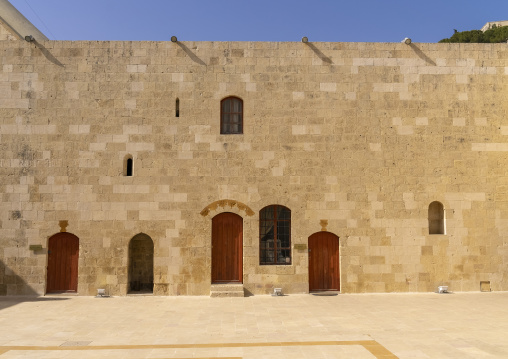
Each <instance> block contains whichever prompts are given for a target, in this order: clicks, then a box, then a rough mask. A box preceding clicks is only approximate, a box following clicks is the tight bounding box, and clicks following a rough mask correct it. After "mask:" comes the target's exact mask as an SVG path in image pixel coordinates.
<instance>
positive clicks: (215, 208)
mask: <svg viewBox="0 0 508 359" xmlns="http://www.w3.org/2000/svg"><path fill="white" fill-rule="evenodd" d="M226 212H229V213H234V214H236V215H238V216H240V217H242V219H243V234H242V237H243V246H242V248H243V250H242V255H243V258H242V263H243V270H242V272H243V280H242V282H243V283H244V284H245V282H246V278H247V276H248V275H249V272H248V271H246V267H247V266H248V265H249V263H250V262H251V261H252V260H258V257H257V255H258V253H257V252H256V251H253V252H252V253H255V254H256V255H255V257H253V258H252V259H250V258H248V256H249V254H250V251H248V250H246V247H252V246H256V248H257V244H256V243H254V242H253V240H254V241H256V240H257V235H256V234H255V233H256V232H255V229H257V222H255V219H256V217H255V212H254V211H253V210H252V209H251V208H250V207H249V206H247V205H246V204H244V203H242V202H239V201H236V200H231V199H223V200H219V201H215V202H212V203H210V204H209V205H208V206H206V207H205V208H204V209H203V210H202V211H201V212H200V214H201V216H202V219H203V221H202V226H201V228H202V230H203V232H202V233H203V237H204V243H205V246H206V259H205V264H206V274H205V275H206V277H205V278H206V281H207V283H210V284H211V282H212V219H213V218H214V217H215V216H217V215H218V214H221V213H226Z"/></svg>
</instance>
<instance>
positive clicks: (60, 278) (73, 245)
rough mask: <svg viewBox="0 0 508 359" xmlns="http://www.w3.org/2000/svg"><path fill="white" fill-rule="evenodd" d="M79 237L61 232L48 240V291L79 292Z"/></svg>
mask: <svg viewBox="0 0 508 359" xmlns="http://www.w3.org/2000/svg"><path fill="white" fill-rule="evenodd" d="M78 259H79V238H78V237H76V236H75V235H74V234H71V233H67V232H61V233H57V234H55V235H53V236H51V237H50V238H49V241H48V271H47V285H46V293H61V292H77V290H78Z"/></svg>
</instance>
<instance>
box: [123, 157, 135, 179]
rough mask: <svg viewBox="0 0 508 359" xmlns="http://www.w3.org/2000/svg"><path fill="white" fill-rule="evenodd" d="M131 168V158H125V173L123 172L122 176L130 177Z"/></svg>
mask: <svg viewBox="0 0 508 359" xmlns="http://www.w3.org/2000/svg"><path fill="white" fill-rule="evenodd" d="M132 167H133V161H132V157H130V156H129V157H127V158H126V159H125V171H124V174H125V176H128V177H130V176H132Z"/></svg>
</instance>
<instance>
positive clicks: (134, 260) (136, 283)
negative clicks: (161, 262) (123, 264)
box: [128, 233, 153, 293]
mask: <svg viewBox="0 0 508 359" xmlns="http://www.w3.org/2000/svg"><path fill="white" fill-rule="evenodd" d="M128 291H129V293H153V241H152V238H150V236H148V235H146V234H144V233H139V234H136V235H135V236H134V237H132V239H131V240H130V242H129V290H128Z"/></svg>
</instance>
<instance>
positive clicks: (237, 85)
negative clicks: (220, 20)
mask: <svg viewBox="0 0 508 359" xmlns="http://www.w3.org/2000/svg"><path fill="white" fill-rule="evenodd" d="M0 40H1V41H0V53H1V55H0V56H1V59H2V63H1V66H2V71H1V73H0V295H19V294H34V295H36V294H38V295H42V294H45V293H46V291H47V280H48V277H47V276H48V274H47V266H48V241H49V238H50V237H52V236H54V235H55V234H57V233H59V232H60V231H66V232H69V233H72V234H73V235H75V236H77V237H78V238H79V259H78V272H77V293H78V294H80V295H95V294H96V291H97V288H106V289H107V291H108V292H109V293H110V294H112V295H125V294H127V293H128V291H129V290H130V289H129V265H130V263H131V262H132V261H131V260H130V259H129V244H130V241H131V239H132V238H133V237H135V236H138V238H145V237H149V240H151V241H152V242H153V254H152V257H153V259H152V261H153V279H152V280H153V283H152V284H150V285H153V293H154V294H156V295H209V294H210V287H211V266H212V259H211V251H212V248H211V243H212V239H211V238H212V218H214V217H215V216H216V215H217V214H220V213H224V212H230V213H234V214H237V215H239V216H240V217H241V218H242V221H243V232H242V235H243V246H242V247H243V251H242V260H243V264H242V268H243V273H242V281H243V285H244V288H245V290H246V292H247V293H252V294H267V293H271V292H272V291H273V288H275V287H281V288H283V290H284V292H285V293H305V292H308V291H309V252H308V238H309V237H310V236H311V235H312V234H314V233H316V232H320V231H326V232H329V233H333V234H334V235H336V236H338V237H339V247H340V261H339V263H337V265H339V269H340V291H341V292H343V293H358V292H427V291H434V290H435V289H436V288H437V286H438V285H448V286H449V288H450V290H454V291H476V290H480V282H490V286H491V289H492V290H496V291H499V290H508V275H507V269H506V268H507V264H508V244H507V242H508V232H507V230H508V228H507V227H508V176H507V175H506V169H507V168H508V141H507V136H508V118H507V109H508V105H507V103H508V102H507V101H506V96H507V93H508V49H507V48H506V44H419V43H416V44H415V43H412V44H410V45H406V44H403V43H308V44H304V43H299V42H294V43H261V42H176V43H173V42H169V41H168V42H103V41H78V42H73V41H35V42H26V41H23V40H18V39H16V38H15V36H13V35H10V34H9V30H8V29H7V28H6V27H0ZM229 96H235V97H237V98H240V99H241V100H242V101H243V131H242V132H243V133H242V134H220V133H221V131H220V119H221V100H222V99H224V98H227V97H229ZM177 99H178V117H177V113H176V112H177V111H176V110H177V108H176V106H177V102H176V101H177ZM128 160H132V162H131V163H132V176H126V175H125V174H126V172H125V171H126V166H127V161H128ZM432 202H439V203H440V204H442V207H443V216H444V217H443V218H442V219H441V220H442V222H440V223H441V224H442V225H443V226H444V231H443V233H442V234H429V225H430V220H431V218H429V216H430V213H429V206H430V205H431V203H432ZM269 205H280V206H284V207H286V208H288V209H289V210H290V211H291V222H290V223H291V225H290V236H291V254H290V264H289V265H262V264H260V247H259V246H260V239H259V238H260V217H259V216H260V211H261V210H262V209H263V208H265V207H266V206H269ZM432 220H434V219H432ZM437 220H440V219H439V218H438V219H437ZM62 221H67V224H65V222H62ZM436 228H438V227H436ZM139 236H141V237H139ZM149 240H148V241H147V242H146V243H151V242H149ZM146 253H148V254H147V255H145V256H144V257H143V258H150V254H149V251H147V252H146ZM141 257H142V256H140V257H139V258H141ZM136 260H138V259H136ZM140 260H141V259H140ZM288 263H289V262H288ZM141 267H142V266H141ZM143 268H145V267H143ZM144 270H145V269H143V271H144ZM139 273H141V270H139ZM145 284H146V283H145Z"/></svg>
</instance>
